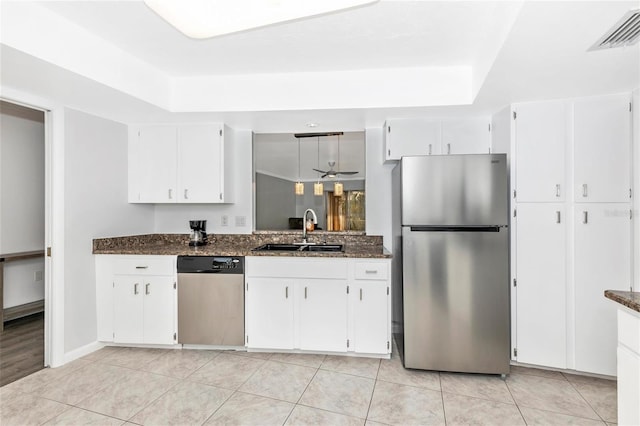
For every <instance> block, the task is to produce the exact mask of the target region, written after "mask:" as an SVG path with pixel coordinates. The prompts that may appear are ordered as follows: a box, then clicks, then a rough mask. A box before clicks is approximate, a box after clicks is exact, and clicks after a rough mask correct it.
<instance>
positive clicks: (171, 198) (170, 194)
mask: <svg viewBox="0 0 640 426" xmlns="http://www.w3.org/2000/svg"><path fill="white" fill-rule="evenodd" d="M169 199H170V200H173V189H171V188H169Z"/></svg>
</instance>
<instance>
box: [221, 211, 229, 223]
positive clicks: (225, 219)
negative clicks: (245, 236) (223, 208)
mask: <svg viewBox="0 0 640 426" xmlns="http://www.w3.org/2000/svg"><path fill="white" fill-rule="evenodd" d="M220 225H222V226H229V216H227V215H226V214H223V215H222V218H221V220H220Z"/></svg>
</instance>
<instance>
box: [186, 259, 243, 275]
mask: <svg viewBox="0 0 640 426" xmlns="http://www.w3.org/2000/svg"><path fill="white" fill-rule="evenodd" d="M177 267H178V273H179V274H207V273H209V274H211V273H222V274H244V257H242V256H178V265H177Z"/></svg>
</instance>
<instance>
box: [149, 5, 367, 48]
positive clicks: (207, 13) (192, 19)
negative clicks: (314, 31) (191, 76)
mask: <svg viewBox="0 0 640 426" xmlns="http://www.w3.org/2000/svg"><path fill="white" fill-rule="evenodd" d="M377 1H378V0H182V1H175V0H145V4H146V5H147V6H149V8H151V9H152V10H153V11H154V12H156V13H157V14H158V15H160V16H161V17H162V18H163V19H164V20H166V21H167V22H168V23H169V24H171V25H173V26H174V27H175V28H176V29H177V30H179V31H180V32H182V33H184V34H185V35H186V36H188V37H191V38H196V39H202V38H209V37H215V36H219V35H223V34H229V33H235V32H238V31H244V30H248V29H252V28H260V27H264V26H267V25H271V24H276V23H280V22H287V21H293V20H296V19H301V18H308V17H311V16H316V15H322V14H325V13H330V12H336V11H340V10H344V9H350V8H353V7H358V6H364V5H366V4H370V3H376V2H377Z"/></svg>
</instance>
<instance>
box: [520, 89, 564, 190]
mask: <svg viewBox="0 0 640 426" xmlns="http://www.w3.org/2000/svg"><path fill="white" fill-rule="evenodd" d="M515 112H516V114H517V115H516V119H515V138H516V143H515V161H516V163H515V170H516V183H515V188H516V192H517V196H516V199H517V201H519V202H523V201H524V202H530V201H534V202H535V201H550V202H553V201H564V199H565V193H566V187H565V186H566V185H565V141H566V134H567V124H566V123H567V118H566V105H565V103H564V102H562V101H556V102H536V103H530V104H520V105H517V107H515Z"/></svg>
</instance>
